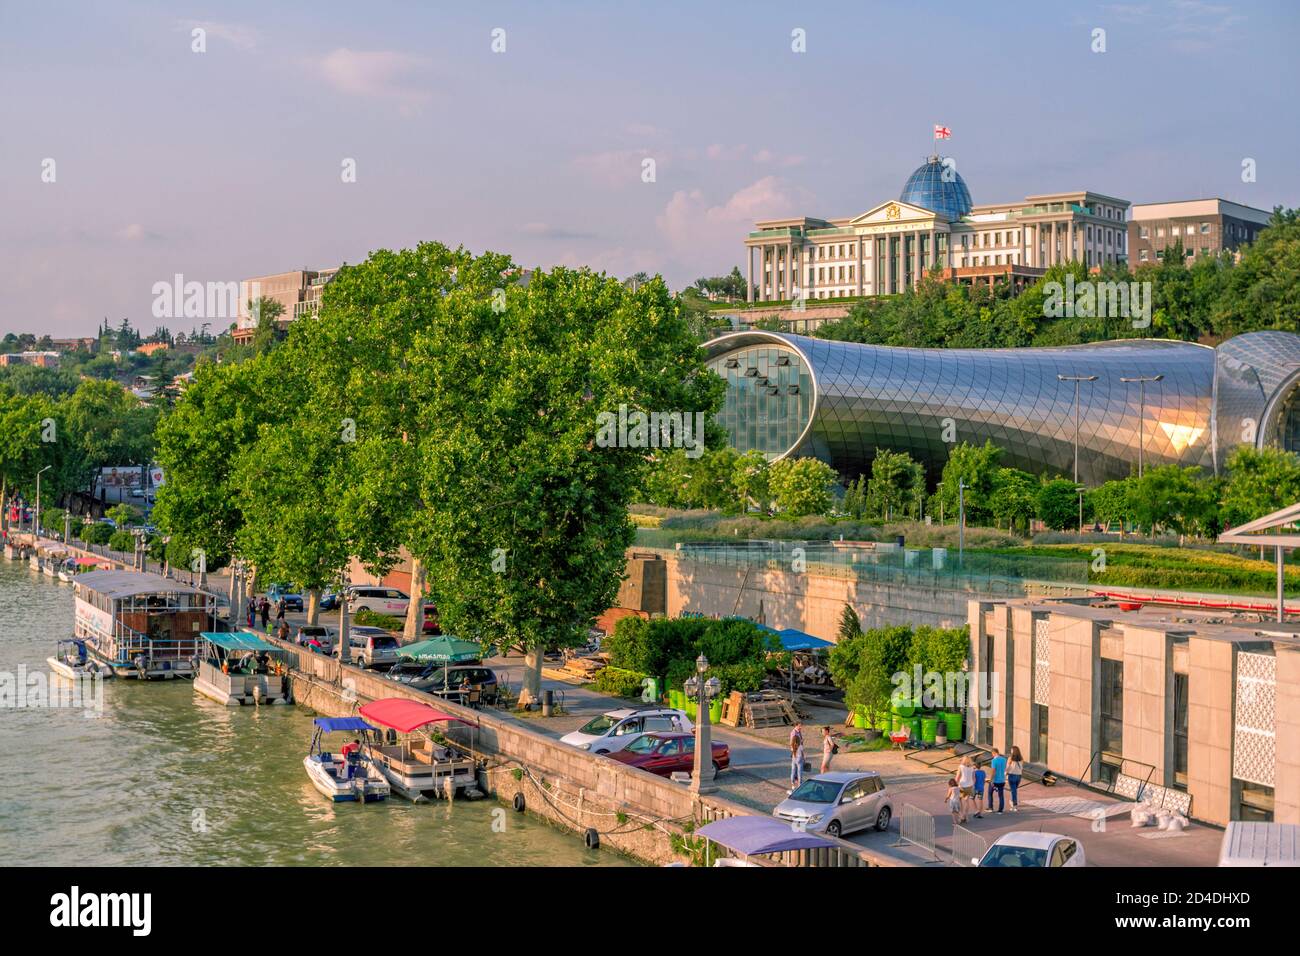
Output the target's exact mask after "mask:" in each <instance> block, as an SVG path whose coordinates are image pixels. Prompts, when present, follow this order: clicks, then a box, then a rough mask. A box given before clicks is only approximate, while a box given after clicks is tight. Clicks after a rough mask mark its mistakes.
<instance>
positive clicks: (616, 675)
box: [596, 667, 647, 700]
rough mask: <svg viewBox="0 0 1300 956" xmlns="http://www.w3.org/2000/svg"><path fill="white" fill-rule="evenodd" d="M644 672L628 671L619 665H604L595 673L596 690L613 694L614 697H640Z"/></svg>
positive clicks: (644, 677) (644, 676)
mask: <svg viewBox="0 0 1300 956" xmlns="http://www.w3.org/2000/svg"><path fill="white" fill-rule="evenodd" d="M646 676H647V675H645V674H642V673H640V672H639V671H628V670H624V669H623V668H621V667H606V668H604V669H603V670H602V671H601V672H600V673H599V674H597V675H596V690H598V691H600V692H601V693H602V694H613V695H614V696H615V697H632V698H636V699H638V700H639V699H640V698H641V692H642V686H643V685H642V681H644V680H645V679H646Z"/></svg>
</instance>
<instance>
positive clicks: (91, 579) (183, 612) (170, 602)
mask: <svg viewBox="0 0 1300 956" xmlns="http://www.w3.org/2000/svg"><path fill="white" fill-rule="evenodd" d="M72 586H73V589H74V592H75V594H76V605H75V614H76V620H75V622H74V626H73V636H74V637H76V638H79V639H82V640H84V641H85V642H86V651H87V653H88V654H89V655H90V657H91V659H93V660H94V661H95V662H96V663H99V664H102V665H104V666H106V667H108V668H109V669H110V670H112V672H113V673H114V674H115V675H117V676H118V677H135V678H140V679H142V680H158V679H166V678H175V677H191V676H193V674H194V662H195V660H196V658H197V656H198V652H199V635H200V634H201V633H203V632H204V631H216V630H218V629H219V627H220V626H221V624H220V622H219V620H218V618H217V599H216V596H215V595H213V594H210V593H208V592H207V591H203V590H201V589H199V588H196V587H192V586H191V585H188V584H182V583H181V582H179V581H173V580H171V579H169V578H164V577H161V576H159V575H157V574H144V573H141V572H139V571H110V570H103V571H87V572H85V573H83V574H78V575H77V576H76V577H75V578H74V580H73V582H72Z"/></svg>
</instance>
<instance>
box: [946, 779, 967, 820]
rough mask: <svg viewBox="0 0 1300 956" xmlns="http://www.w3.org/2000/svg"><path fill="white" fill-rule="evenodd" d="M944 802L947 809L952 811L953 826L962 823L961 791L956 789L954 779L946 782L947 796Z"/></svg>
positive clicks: (955, 780) (963, 818)
mask: <svg viewBox="0 0 1300 956" xmlns="http://www.w3.org/2000/svg"><path fill="white" fill-rule="evenodd" d="M944 800H945V801H946V802H947V804H948V809H949V810H951V811H952V823H953V826H956V825H957V824H958V823H962V822H964V821H965V819H966V818H965V817H963V816H962V815H961V791H960V790H959V789H958V788H957V778H956V777H952V778H950V779H949V780H948V795H947V796H946V797H944Z"/></svg>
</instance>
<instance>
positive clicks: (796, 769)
mask: <svg viewBox="0 0 1300 956" xmlns="http://www.w3.org/2000/svg"><path fill="white" fill-rule="evenodd" d="M801 783H803V733H802V731H801V729H800V727H799V726H798V725H796V726H795V729H794V733H792V734H791V735H790V792H791V793H794V791H795V789H796V788H797V787H798V786H799V784H801Z"/></svg>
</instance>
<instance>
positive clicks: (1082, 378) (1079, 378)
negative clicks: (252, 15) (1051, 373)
mask: <svg viewBox="0 0 1300 956" xmlns="http://www.w3.org/2000/svg"><path fill="white" fill-rule="evenodd" d="M1056 380H1057V381H1058V382H1073V383H1074V483H1075V484H1076V485H1077V484H1078V483H1079V384H1080V383H1081V382H1095V381H1097V376H1096V375H1061V374H1057V376H1056Z"/></svg>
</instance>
